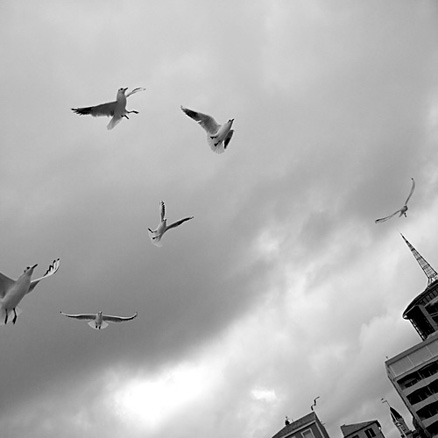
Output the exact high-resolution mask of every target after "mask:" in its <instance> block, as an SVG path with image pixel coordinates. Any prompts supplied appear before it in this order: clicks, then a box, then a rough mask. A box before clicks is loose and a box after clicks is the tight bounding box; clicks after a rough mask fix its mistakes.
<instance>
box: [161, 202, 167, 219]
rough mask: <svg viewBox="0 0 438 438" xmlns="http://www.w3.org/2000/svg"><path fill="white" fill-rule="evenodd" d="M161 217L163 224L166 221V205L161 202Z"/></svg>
mask: <svg viewBox="0 0 438 438" xmlns="http://www.w3.org/2000/svg"><path fill="white" fill-rule="evenodd" d="M160 217H161V222H163V221H164V219H166V205H165V204H164V201H160Z"/></svg>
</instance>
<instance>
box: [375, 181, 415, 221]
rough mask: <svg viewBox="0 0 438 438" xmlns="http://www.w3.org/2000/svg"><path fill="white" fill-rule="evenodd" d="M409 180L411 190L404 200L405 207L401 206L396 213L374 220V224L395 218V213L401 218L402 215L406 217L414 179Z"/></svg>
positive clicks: (413, 187)
mask: <svg viewBox="0 0 438 438" xmlns="http://www.w3.org/2000/svg"><path fill="white" fill-rule="evenodd" d="M411 180H412V188H411V191H410V192H409V196H408V198H407V199H406V202H405V205H403V207H402V208H400V210H397V211H396V212H394V213H392V214H390V215H389V216H386V217H382V218H380V219H376V220H375V223H376V224H378V223H380V222H385V221H387V220H388V219H391V218H392V217H393V216H395V215H396V214H397V213H400V215H399V217H402V216H403V215H404V216H405V217H407V215H406V212H407V211H408V201H409V199H411V196H412V193H414V189H415V180H414V178H411Z"/></svg>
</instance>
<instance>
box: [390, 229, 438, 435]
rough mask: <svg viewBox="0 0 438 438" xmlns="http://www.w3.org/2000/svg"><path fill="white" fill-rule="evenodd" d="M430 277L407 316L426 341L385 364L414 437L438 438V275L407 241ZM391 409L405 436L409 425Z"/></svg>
mask: <svg viewBox="0 0 438 438" xmlns="http://www.w3.org/2000/svg"><path fill="white" fill-rule="evenodd" d="M402 238H403V240H404V241H405V243H406V245H408V247H409V249H410V250H411V252H412V254H413V255H414V257H415V260H417V262H418V264H419V265H420V267H421V269H422V270H423V272H424V273H425V274H426V277H427V286H426V289H425V290H424V291H423V292H421V293H420V294H419V295H418V296H417V297H416V298H414V299H413V300H412V302H411V303H410V304H409V306H408V307H407V308H406V310H405V311H404V313H403V318H405V319H409V321H410V322H411V323H412V325H413V326H414V328H415V329H416V330H417V332H418V334H419V335H420V337H421V339H422V341H421V342H420V343H418V344H416V345H414V346H412V347H410V348H408V349H407V350H406V351H403V352H401V353H399V354H397V356H395V357H392V358H390V359H388V360H387V361H386V362H385V366H386V372H387V374H388V378H389V380H390V381H391V383H392V384H393V385H394V388H395V389H396V391H397V392H398V394H399V396H400V397H401V399H402V400H403V402H404V403H405V405H406V407H407V408H408V410H409V412H410V413H411V414H412V417H413V419H412V422H413V425H414V427H415V432H414V435H419V436H424V437H427V438H434V437H438V273H437V272H436V271H435V270H434V269H433V268H432V267H431V266H430V265H429V263H427V261H426V260H425V259H424V258H423V257H422V256H421V255H420V253H419V252H418V251H417V250H416V249H415V248H414V247H413V246H412V245H411V244H410V243H409V242H408V241H407V240H406V239H405V237H404V236H403V235H402ZM394 411H395V409H393V410H391V416H393V421H394V424H396V421H397V424H396V426H397V428H398V429H399V430H400V433H401V434H402V437H403V434H404V433H405V432H404V427H405V426H406V424H404V425H403V424H402V423H400V418H399V417H397V415H395V412H394Z"/></svg>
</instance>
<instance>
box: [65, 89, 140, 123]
mask: <svg viewBox="0 0 438 438" xmlns="http://www.w3.org/2000/svg"><path fill="white" fill-rule="evenodd" d="M126 90H127V88H119V90H118V91H117V96H116V100H115V101H113V102H107V103H102V104H100V105H96V106H88V107H83V108H72V111H73V112H75V113H76V114H79V115H86V114H90V115H92V116H93V117H99V116H107V117H112V118H111V120H110V122H109V123H108V126H107V128H108V129H113V128H114V126H116V125H117V123H119V122H120V120H122V118H123V117H125V118H126V119H129V117H128V114H130V113H135V114H138V111H135V110H133V111H128V110H127V109H126V99H127V98H128V97H129V96H131V94H134V93H137V92H138V91H143V90H145V88H140V87H139V88H134V89H133V90H132V91H131V92H130V93H128V94H125V93H126Z"/></svg>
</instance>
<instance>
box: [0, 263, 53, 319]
mask: <svg viewBox="0 0 438 438" xmlns="http://www.w3.org/2000/svg"><path fill="white" fill-rule="evenodd" d="M36 267H37V265H33V266H31V267H27V268H26V269H25V270H24V272H23V274H21V275H20V277H19V278H18V279H17V280H16V281H14V280H12V279H10V278H9V277H6V275H3V274H0V325H3V324H7V323H8V319H9V316H10V315H11V314H12V313H13V314H14V318H13V320H12V323H13V324H15V323H16V321H17V317H18V315H19V314H20V313H21V309H20V308H19V307H18V304H19V303H20V301H21V300H22V299H23V298H24V297H25V296H26V295H27V294H28V293H29V292H31V291H32V290H33V289H34V288H35V286H36V285H37V284H38V283H39V282H40V281H41V280H42V279H44V278H47V277H50V276H51V275H53V274H54V273H55V272H56V271H57V270H58V269H59V259H57V260H54V261H53V263H52V264H51V265H50V266H49V269H48V270H47V271H46V273H45V274H44V275H43V276H42V277H41V278H38V279H36V280H33V281H32V274H33V270H34V269H35V268H36Z"/></svg>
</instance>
